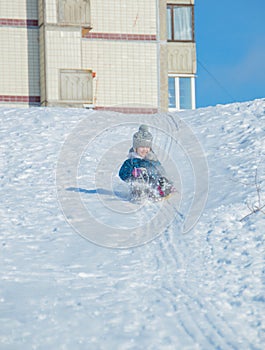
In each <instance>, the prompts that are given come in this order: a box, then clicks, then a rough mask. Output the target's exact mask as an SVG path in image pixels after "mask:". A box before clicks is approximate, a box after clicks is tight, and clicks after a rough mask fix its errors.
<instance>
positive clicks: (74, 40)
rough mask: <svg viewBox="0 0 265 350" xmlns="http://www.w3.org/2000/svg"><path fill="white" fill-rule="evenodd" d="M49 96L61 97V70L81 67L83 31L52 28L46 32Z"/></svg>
mask: <svg viewBox="0 0 265 350" xmlns="http://www.w3.org/2000/svg"><path fill="white" fill-rule="evenodd" d="M45 44H46V74H47V77H46V79H47V86H46V89H47V98H48V100H53V101H54V100H57V99H59V70H60V69H81V31H80V30H79V29H72V28H71V29H69V28H68V29H67V28H60V27H58V28H55V27H54V28H50V29H47V32H46V43H45Z"/></svg>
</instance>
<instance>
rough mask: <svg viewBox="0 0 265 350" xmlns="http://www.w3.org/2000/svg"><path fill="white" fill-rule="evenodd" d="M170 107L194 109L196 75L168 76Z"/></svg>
mask: <svg viewBox="0 0 265 350" xmlns="http://www.w3.org/2000/svg"><path fill="white" fill-rule="evenodd" d="M168 107H169V109H177V110H180V109H194V108H195V85H194V77H184V76H171V77H169V78H168Z"/></svg>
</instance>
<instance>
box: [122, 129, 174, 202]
mask: <svg viewBox="0 0 265 350" xmlns="http://www.w3.org/2000/svg"><path fill="white" fill-rule="evenodd" d="M152 141H153V136H152V134H151V133H150V132H149V130H148V127H147V126H146V125H141V126H140V127H139V131H138V132H136V133H135V134H134V135H133V147H132V148H131V149H130V151H129V155H128V159H127V160H126V161H125V162H124V163H123V164H122V166H121V168H120V171H119V176H120V178H121V179H122V180H123V181H126V182H131V183H132V184H134V185H135V184H137V185H139V184H143V183H144V184H145V185H147V184H148V186H145V191H144V192H145V193H146V194H148V195H149V196H151V197H165V196H167V195H168V194H169V193H171V192H172V190H173V186H172V183H171V182H169V181H168V180H167V178H166V177H165V170H164V169H163V167H162V165H161V163H160V162H159V160H158V159H157V156H156V155H155V153H154V152H153V150H152ZM137 185H136V186H134V187H137ZM138 189H139V186H138ZM135 192H137V193H136V195H137V196H140V195H141V194H140V192H141V190H140V191H139V190H138V191H137V190H136V191H134V193H133V194H135Z"/></svg>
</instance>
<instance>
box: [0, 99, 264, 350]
mask: <svg viewBox="0 0 265 350" xmlns="http://www.w3.org/2000/svg"><path fill="white" fill-rule="evenodd" d="M0 117H1V119H0V120H1V129H0V140H1V158H0V160H1V162H0V166H1V168H0V176H1V207H0V215H1V229H0V240H1V241H0V249H1V254H0V262H1V264H0V278H1V282H0V349H3V350H14V349H15V350H21V349H43V350H46V349H54V350H55V349H56V350H59V349H62V350H63V349H66V350H72V349H77V350H79V349H80V350H83V349H84V350H87V349H89V350H100V349H102V350H106V349H110V350H112V349H120V350H140V349H146V350H147V349H148V350H149V349H150V350H156V349H157V350H163V349H166V350H171V349H172V350H175V349H177V350H178V349H180V350H186V349H187V350H194V349H197V350H212V349H219V350H231V349H233V350H250V349H251V350H258V349H260V350H261V349H264V344H265V264H264V263H265V246H264V243H265V239H264V229H265V208H262V207H263V206H264V205H265V193H264V191H265V175H264V174H265V165H264V164H265V99H261V100H255V101H251V102H246V103H234V104H231V105H218V106H216V107H209V108H203V109H198V110H194V111H185V112H181V113H176V114H172V113H171V114H170V116H168V117H165V119H163V116H159V117H158V118H155V117H153V116H134V119H133V123H132V124H130V123H129V120H128V116H126V117H124V116H123V117H122V118H124V119H123V120H122V119H121V115H118V114H115V113H107V114H102V113H100V112H97V113H95V112H91V111H87V110H83V109H82V110H79V109H60V108H30V109H14V108H12V109H10V108H1V109H0ZM130 118H131V117H130ZM145 118H146V121H147V123H149V124H151V125H153V129H152V132H153V135H154V138H155V139H157V140H158V141H157V144H158V145H159V146H160V147H161V150H160V151H159V152H160V155H161V157H162V159H163V160H164V161H165V164H166V165H168V169H169V173H170V174H171V176H173V177H174V176H175V180H176V185H177V186H179V189H181V191H180V192H181V193H179V195H180V196H179V197H177V199H176V201H177V203H178V206H177V208H175V209H174V211H172V210H171V209H172V208H174V203H172V202H168V204H165V205H166V207H165V206H164V207H163V204H150V203H144V204H143V205H141V206H140V207H137V206H136V205H135V204H131V203H130V202H129V201H128V193H127V192H126V191H127V187H126V185H125V184H124V183H122V182H120V181H119V179H118V177H117V171H118V169H119V166H120V164H121V162H122V161H123V160H124V159H125V158H126V152H127V151H128V147H129V146H130V140H131V136H132V133H133V132H134V131H136V130H137V126H138V125H139V122H143V121H144V119H145ZM117 120H118V122H119V123H120V127H116V126H115V127H114V126H113V125H112V123H113V122H116V121H117ZM80 126H81V128H80ZM161 128H164V130H165V129H167V130H169V131H170V133H172V132H173V135H174V137H173V138H175V137H176V142H175V144H173V143H174V142H173V143H172V139H170V137H168V134H166V133H165V132H161V131H159V130H161ZM174 128H175V129H174ZM185 128H186V129H185ZM184 129H185V130H188V132H187V133H184V134H185V135H184V136H186V139H185V140H184V139H182V141H183V140H184V141H185V142H184V141H183V144H181V142H180V141H179V140H181V137H182V136H181V135H183V134H181V131H182V130H184ZM172 130H173V131H172ZM86 138H87V141H86V143H84V140H85V139H86ZM191 141H192V142H191ZM189 142H190V143H192V144H193V145H194V142H195V146H196V147H194V149H193V151H194V150H195V151H194V152H193V151H192V152H190V148H189ZM80 145H81V146H82V147H83V149H82V150H81V151H82V152H81V151H80V149H79V148H78V147H80ZM183 145H185V147H186V148H185V147H184V148H185V149H183ZM163 151H164V153H163ZM196 152H197V153H196ZM167 155H169V157H167ZM170 159H173V160H174V161H173V163H174V164H175V168H177V173H176V172H175V173H174V168H170V165H169V164H170ZM200 166H201V168H200ZM95 174H96V175H95ZM133 205H134V206H133ZM163 208H166V210H165V209H163ZM170 210H171V211H170ZM85 212H86V213H87V214H86V217H85V218H84V216H85V214H84V213H85ZM173 212H174V215H173V216H172V213H173ZM128 213H129V214H128ZM168 213H169V214H168ZM249 214H250V215H249ZM167 215H169V216H167ZM157 218H159V220H156V219H157ZM151 222H152V223H153V224H152V225H153V226H152V227H151V226H150V227H151V229H150V230H141V229H140V230H139V229H138V226H139V225H140V226H141V227H145V226H144V225H145V224H146V223H147V224H148V223H151ZM184 224H186V227H187V225H188V226H189V229H188V230H186V231H187V232H185V233H184V231H185V230H184V229H183V225H184ZM146 227H149V226H148V225H147V226H146ZM128 228H129V229H130V240H129V241H128V242H127V241H126V239H127V238H126V237H125V236H124V230H125V232H126V229H128ZM77 231H78V232H77ZM115 232H117V236H115ZM119 232H122V235H121V234H119ZM111 234H114V235H113V242H114V243H113V247H112V246H111V243H112V242H111V240H110V237H112V236H111ZM139 237H140V238H139ZM142 237H143V238H142ZM92 242H94V243H95V244H94V243H92ZM117 242H118V243H117ZM126 244H127V245H128V246H127V247H126ZM113 248H114V249H113ZM118 248H124V249H118Z"/></svg>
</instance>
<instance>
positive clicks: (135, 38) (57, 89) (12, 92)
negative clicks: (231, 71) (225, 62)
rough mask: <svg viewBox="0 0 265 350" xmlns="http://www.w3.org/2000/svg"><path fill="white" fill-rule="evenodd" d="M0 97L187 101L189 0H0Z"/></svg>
mask: <svg viewBox="0 0 265 350" xmlns="http://www.w3.org/2000/svg"><path fill="white" fill-rule="evenodd" d="M0 49H1V56H0V76H1V79H0V105H1V106H16V107H17V106H32V105H33V106H62V107H85V108H94V109H99V110H100V109H101V110H117V111H121V112H128V113H130V112H132V113H138V112H139V113H154V112H160V111H161V112H162V111H167V110H168V109H176V110H180V109H189V108H195V75H196V46H195V38H194V0H168V1H167V0H108V1H104V0H12V1H8V0H2V1H1V2H0Z"/></svg>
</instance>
